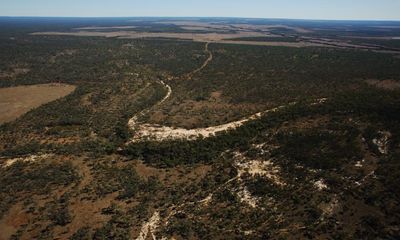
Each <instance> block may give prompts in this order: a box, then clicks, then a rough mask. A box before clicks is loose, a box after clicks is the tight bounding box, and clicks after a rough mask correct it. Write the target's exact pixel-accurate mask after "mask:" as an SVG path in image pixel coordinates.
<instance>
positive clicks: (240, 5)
mask: <svg viewBox="0 0 400 240" xmlns="http://www.w3.org/2000/svg"><path fill="white" fill-rule="evenodd" d="M0 16H71V17H75V16H82V17H84V16H87V17H122V16H125V17H130V16H178V17H184V16H194V17H201V16H202V17H256V18H300V19H360V20H366V19H381V20H386V19H391V20H400V0H196V1H195V0H142V1H138V0H0Z"/></svg>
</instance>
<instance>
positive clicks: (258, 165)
mask: <svg viewBox="0 0 400 240" xmlns="http://www.w3.org/2000/svg"><path fill="white" fill-rule="evenodd" d="M235 166H236V169H237V171H238V177H239V178H241V177H242V176H243V175H246V174H249V175H250V176H252V177H256V176H262V177H265V178H267V179H268V180H271V181H272V182H273V183H274V184H276V185H278V186H285V185H286V183H285V182H283V180H282V179H281V178H280V177H279V172H280V169H279V167H277V166H274V164H273V162H272V161H261V160H248V161H241V162H236V164H235Z"/></svg>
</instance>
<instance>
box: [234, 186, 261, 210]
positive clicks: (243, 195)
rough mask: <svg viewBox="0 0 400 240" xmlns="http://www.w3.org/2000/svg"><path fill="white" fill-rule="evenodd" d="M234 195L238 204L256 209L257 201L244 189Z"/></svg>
mask: <svg viewBox="0 0 400 240" xmlns="http://www.w3.org/2000/svg"><path fill="white" fill-rule="evenodd" d="M236 194H237V196H238V197H239V200H240V202H242V203H246V204H247V205H249V206H250V207H252V208H256V207H257V203H258V199H257V198H256V197H253V196H252V195H251V193H250V192H249V190H248V189H247V188H246V187H243V188H242V189H240V190H239V191H238V192H237V193H236Z"/></svg>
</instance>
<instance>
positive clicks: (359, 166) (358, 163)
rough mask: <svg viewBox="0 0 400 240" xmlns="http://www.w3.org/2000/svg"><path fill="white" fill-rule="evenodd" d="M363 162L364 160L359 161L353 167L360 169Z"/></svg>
mask: <svg viewBox="0 0 400 240" xmlns="http://www.w3.org/2000/svg"><path fill="white" fill-rule="evenodd" d="M364 162H365V159H363V160H361V161H357V162H356V164H355V165H354V167H357V168H362V167H363V166H364Z"/></svg>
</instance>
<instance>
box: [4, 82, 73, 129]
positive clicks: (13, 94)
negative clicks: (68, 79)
mask: <svg viewBox="0 0 400 240" xmlns="http://www.w3.org/2000/svg"><path fill="white" fill-rule="evenodd" d="M75 88H76V87H75V86H72V85H66V84H39V85H30V86H19V87H10V88H0V124H1V123H5V122H10V121H13V120H15V119H17V118H18V117H19V116H21V115H23V114H25V113H27V112H29V111H30V110H32V109H34V108H37V107H39V106H40V105H42V104H45V103H48V102H51V101H54V100H56V99H58V98H62V97H65V96H66V95H68V94H70V93H71V92H73V91H74V90H75Z"/></svg>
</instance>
